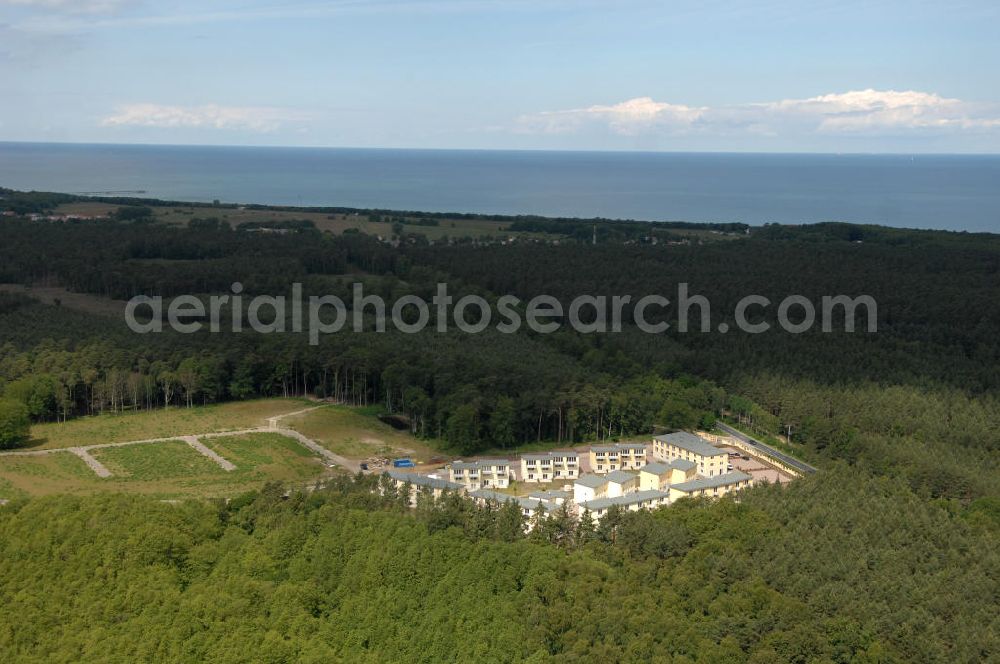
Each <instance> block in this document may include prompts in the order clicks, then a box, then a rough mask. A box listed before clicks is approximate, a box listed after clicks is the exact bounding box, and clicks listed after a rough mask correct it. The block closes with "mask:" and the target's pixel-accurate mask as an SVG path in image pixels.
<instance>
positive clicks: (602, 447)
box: [590, 445, 618, 452]
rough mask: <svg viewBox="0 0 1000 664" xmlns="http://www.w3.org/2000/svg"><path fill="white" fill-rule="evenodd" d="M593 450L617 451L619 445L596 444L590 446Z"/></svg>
mask: <svg viewBox="0 0 1000 664" xmlns="http://www.w3.org/2000/svg"><path fill="white" fill-rule="evenodd" d="M590 451H591V452H617V451H618V446H616V445H594V446H592V447H591V448H590Z"/></svg>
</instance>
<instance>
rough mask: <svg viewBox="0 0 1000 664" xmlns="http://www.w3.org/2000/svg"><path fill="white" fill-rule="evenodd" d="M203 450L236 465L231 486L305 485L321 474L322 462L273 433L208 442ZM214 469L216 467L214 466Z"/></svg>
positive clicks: (297, 444) (288, 439)
mask: <svg viewBox="0 0 1000 664" xmlns="http://www.w3.org/2000/svg"><path fill="white" fill-rule="evenodd" d="M202 443H204V444H205V446H207V447H209V448H211V449H212V450H214V451H215V452H218V453H219V454H221V455H222V456H223V457H224V458H226V459H228V460H229V461H232V462H233V463H234V464H235V465H236V470H234V471H233V472H232V473H227V475H229V476H230V477H231V479H232V481H234V482H251V483H254V484H258V485H259V484H260V483H261V482H264V481H267V480H277V481H282V482H298V481H307V480H310V479H314V478H317V477H319V476H320V475H321V474H322V473H324V472H325V466H324V465H323V463H322V461H321V460H320V459H319V458H318V457H317V456H316V455H314V454H313V453H312V452H311V451H310V450H307V449H306V448H305V447H303V446H302V445H300V444H299V443H298V441H295V440H292V439H291V438H288V437H287V436H282V435H280V434H275V433H260V434H251V435H247V436H233V437H226V438H208V439H205V440H203V441H202ZM216 467H218V466H216Z"/></svg>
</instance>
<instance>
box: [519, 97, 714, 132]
mask: <svg viewBox="0 0 1000 664" xmlns="http://www.w3.org/2000/svg"><path fill="white" fill-rule="evenodd" d="M705 110H706V109H704V108H692V107H690V106H685V105H683V104H669V103H666V102H658V101H654V100H653V99H652V98H650V97H636V98H635V99H629V100H628V101H623V102H621V103H620V104H614V105H611V106H601V105H596V106H589V107H587V108H577V109H571V110H568V111H544V112H542V113H536V114H534V115H525V116H522V117H521V118H519V119H518V125H519V130H520V131H523V132H525V133H544V134H561V133H571V132H574V131H578V130H580V129H582V128H584V127H586V126H588V125H589V126H592V125H594V124H597V125H602V124H603V125H606V126H607V127H608V128H609V129H610V130H611V131H612V132H614V133H616V134H622V135H625V136H634V135H636V134H641V133H643V132H647V131H650V130H654V129H659V130H665V129H666V130H674V131H678V130H683V129H684V128H687V127H690V126H691V125H692V124H693V123H695V122H696V121H697V120H698V119H699V118H700V117H701V115H702V113H704V111H705Z"/></svg>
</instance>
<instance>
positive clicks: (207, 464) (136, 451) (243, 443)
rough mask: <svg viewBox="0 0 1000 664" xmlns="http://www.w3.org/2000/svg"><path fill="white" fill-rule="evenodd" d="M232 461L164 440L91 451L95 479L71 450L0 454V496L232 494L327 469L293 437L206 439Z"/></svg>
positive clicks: (310, 476)
mask: <svg viewBox="0 0 1000 664" xmlns="http://www.w3.org/2000/svg"><path fill="white" fill-rule="evenodd" d="M205 445H207V446H208V447H209V448H210V449H212V450H213V451H215V452H217V453H219V454H221V455H222V456H223V457H224V458H225V459H227V460H229V461H231V462H233V463H234V464H235V465H236V469H235V470H233V471H225V470H223V469H222V468H220V467H219V466H218V465H216V464H215V463H214V462H213V461H211V460H210V459H208V458H207V457H205V456H203V455H201V454H199V453H198V452H197V451H195V450H194V449H192V448H191V447H190V446H188V445H187V443H185V442H183V441H179V440H178V441H166V442H162V443H147V444H138V445H126V446H123V447H108V448H103V449H97V450H91V452H90V453H91V455H92V456H93V457H94V458H95V459H97V460H98V461H100V463H102V464H104V466H105V467H107V468H108V469H109V470H110V471H111V472H112V473H113V474H112V476H111V477H107V478H100V477H97V475H95V474H94V472H93V471H91V470H90V469H89V468H88V467H87V466H86V464H84V462H83V461H82V460H81V459H80V458H79V457H77V456H76V455H74V454H70V453H69V452H60V453H57V454H47V455H44V456H35V457H18V456H0V499H12V498H20V497H26V496H40V495H50V494H57V493H75V494H88V493H97V492H109V491H110V492H117V491H120V492H129V493H143V494H150V495H155V496H157V497H160V498H183V497H193V496H199V497H215V496H232V495H236V494H239V493H242V492H244V491H249V490H252V489H257V488H260V487H261V486H262V485H263V484H264V483H265V482H268V481H280V482H288V483H302V482H308V481H310V480H315V479H318V478H320V477H321V476H322V475H323V474H324V473H327V472H328V470H327V468H326V467H325V465H324V464H323V463H322V461H321V460H320V459H319V458H318V457H316V456H315V455H313V454H312V453H311V452H309V450H307V449H305V448H304V447H302V446H301V445H299V444H298V443H297V442H296V441H294V440H292V439H290V438H288V437H287V436H282V435H279V434H271V433H258V434H246V435H242V436H233V437H229V438H218V439H209V440H206V442H205Z"/></svg>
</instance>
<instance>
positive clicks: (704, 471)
mask: <svg viewBox="0 0 1000 664" xmlns="http://www.w3.org/2000/svg"><path fill="white" fill-rule="evenodd" d="M653 458H654V459H656V460H657V461H664V462H670V461H673V460H675V459H685V460H687V461H693V462H694V463H695V465H696V466H697V467H698V474H699V475H701V476H702V477H715V476H716V475H723V474H725V473H726V467H727V466H728V464H729V455H728V454H727V453H726V452H724V451H722V450H720V449H719V448H717V447H715V446H713V445H711V444H709V443H708V441H706V440H704V439H703V438H699V437H698V436H695V435H694V434H691V433H688V432H687V431H677V432H676V433H668V434H666V435H664V436H656V437H655V438H653Z"/></svg>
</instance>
